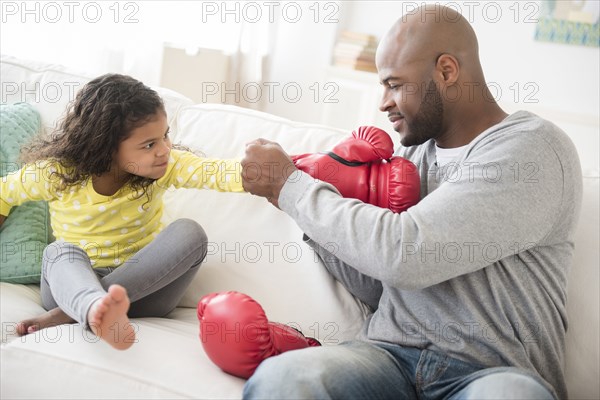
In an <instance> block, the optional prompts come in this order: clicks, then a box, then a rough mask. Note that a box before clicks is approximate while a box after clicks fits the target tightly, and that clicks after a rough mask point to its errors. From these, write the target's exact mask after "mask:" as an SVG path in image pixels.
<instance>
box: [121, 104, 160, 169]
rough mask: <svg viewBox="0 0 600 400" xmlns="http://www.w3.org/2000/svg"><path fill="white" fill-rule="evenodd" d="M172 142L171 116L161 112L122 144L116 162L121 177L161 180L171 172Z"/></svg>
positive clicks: (132, 132) (133, 132) (132, 133)
mask: <svg viewBox="0 0 600 400" xmlns="http://www.w3.org/2000/svg"><path fill="white" fill-rule="evenodd" d="M170 152H171V139H169V125H168V124H167V116H166V115H165V114H164V113H163V112H158V113H157V114H156V115H155V116H154V117H153V118H152V119H151V120H150V121H149V122H147V123H146V124H144V125H142V126H140V127H138V128H135V129H133V130H132V131H131V133H130V135H129V137H128V138H127V139H125V140H123V141H122V142H121V143H119V148H118V150H117V153H116V154H115V157H114V158H113V162H114V164H115V167H116V169H117V172H118V173H119V176H124V175H126V174H133V175H138V176H142V177H144V178H151V179H159V178H161V177H162V176H163V175H164V174H165V172H166V171H167V164H168V162H169V153H170Z"/></svg>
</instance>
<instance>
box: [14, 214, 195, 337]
mask: <svg viewBox="0 0 600 400" xmlns="http://www.w3.org/2000/svg"><path fill="white" fill-rule="evenodd" d="M206 251H207V237H206V233H205V232H204V230H203V229H202V227H201V226H200V225H199V224H197V223H196V222H194V221H192V220H189V219H180V220H177V221H175V222H173V223H171V224H170V225H169V226H168V227H166V228H165V229H164V230H163V231H162V232H161V233H160V234H158V235H157V237H156V239H155V240H154V241H152V242H151V243H150V244H149V245H148V246H146V247H145V248H143V249H142V250H140V251H139V252H138V253H136V255H134V256H133V257H131V258H130V259H129V260H128V261H127V262H125V263H124V264H123V265H121V266H120V267H118V268H116V269H112V268H97V269H92V267H91V264H90V261H89V258H88V256H87V254H86V253H85V252H84V251H83V250H82V249H80V248H79V247H77V246H73V245H71V244H67V243H63V242H55V243H53V244H51V245H49V246H48V247H47V248H46V250H45V251H44V262H43V273H42V282H41V291H42V302H43V305H44V308H46V309H47V310H50V311H48V312H47V313H45V314H43V315H40V316H38V317H35V318H32V319H28V320H24V321H22V322H20V323H19V324H18V325H17V332H18V333H19V334H21V335H23V334H27V333H32V332H34V331H36V330H38V329H43V328H47V327H50V326H55V325H59V324H64V323H73V322H80V323H87V324H88V326H89V327H90V328H91V329H92V331H93V332H94V333H96V334H97V335H98V336H100V337H101V338H103V339H104V340H107V341H108V342H109V343H111V344H112V345H113V346H114V347H117V348H128V347H129V346H131V344H132V343H133V342H134V338H135V334H134V332H133V327H131V324H129V320H128V319H126V320H125V319H123V316H124V317H125V318H127V316H128V315H129V316H131V317H145V316H156V317H161V316H164V315H166V314H167V313H169V312H170V311H171V310H173V309H174V308H175V307H176V306H177V304H178V302H179V301H180V300H181V298H182V297H183V294H184V292H185V289H186V288H187V287H188V286H189V284H190V282H191V281H192V279H193V277H194V275H195V274H196V272H197V271H198V269H199V266H200V264H201V262H202V260H203V259H204V257H205V256H206ZM100 277H101V278H100ZM111 286H112V287H113V288H114V289H110V288H111ZM122 289H124V290H122ZM122 294H124V297H123V296H122ZM101 299H103V302H100V300H101ZM122 301H124V302H125V303H123V302H122ZM129 302H131V306H130V307H129ZM100 304H102V306H101V307H100ZM123 304H127V307H126V308H125V311H124V312H122V311H119V312H117V313H114V312H113V311H115V310H121V309H122V308H123ZM127 309H129V312H127ZM109 310H111V311H110V312H109ZM90 312H93V315H90ZM97 312H100V313H99V315H102V316H103V318H102V319H101V320H102V321H104V322H105V323H103V324H102V325H100V324H99V321H98V320H97V318H98V317H96V314H97ZM94 325H95V326H96V327H101V328H100V329H99V330H94V329H95V327H94ZM102 326H104V328H102ZM117 333H118V334H117ZM124 342H125V343H124Z"/></svg>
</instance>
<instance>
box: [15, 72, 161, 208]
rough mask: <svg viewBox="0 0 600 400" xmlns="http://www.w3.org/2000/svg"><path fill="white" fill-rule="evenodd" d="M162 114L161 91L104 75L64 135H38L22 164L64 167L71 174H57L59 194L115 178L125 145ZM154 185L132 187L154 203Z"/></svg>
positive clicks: (136, 182) (84, 95) (78, 100)
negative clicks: (98, 177) (97, 178)
mask: <svg viewBox="0 0 600 400" xmlns="http://www.w3.org/2000/svg"><path fill="white" fill-rule="evenodd" d="M159 112H162V113H165V114H166V112H165V107H164V104H163V101H162V99H161V98H160V96H159V95H158V93H156V91H154V90H152V89H150V88H149V87H148V86H146V85H144V84H143V83H142V82H140V81H137V80H136V79H134V78H132V77H130V76H126V75H119V74H106V75H102V76H100V77H98V78H95V79H93V80H91V81H90V82H88V83H87V84H86V85H84V86H83V88H82V89H81V90H80V91H79V92H78V93H77V96H76V97H75V99H74V101H73V102H71V104H70V105H69V106H68V108H67V112H66V114H65V117H64V118H63V119H62V120H61V122H60V124H59V126H58V129H56V130H55V131H54V132H53V133H52V134H50V135H49V136H44V135H38V136H37V137H36V138H34V139H33V140H32V141H31V142H30V143H29V144H28V145H27V146H25V147H24V148H23V151H22V153H21V159H22V160H23V161H24V162H26V163H31V162H36V161H40V160H51V161H52V162H58V163H60V165H62V166H63V167H64V171H66V172H64V173H60V172H55V173H54V174H56V175H57V176H56V178H58V179H57V181H58V182H60V184H59V187H58V190H65V189H66V188H67V187H70V186H75V185H77V184H81V183H82V182H84V181H86V180H87V179H88V178H91V177H92V176H94V175H101V174H104V173H107V172H109V171H110V169H111V166H112V162H113V156H114V155H115V153H116V152H117V150H118V147H119V143H121V142H122V141H123V140H125V139H127V138H128V137H129V136H130V134H131V131H132V130H133V129H135V128H138V127H140V126H142V125H144V124H145V123H147V122H149V121H150V120H152V119H153V118H154V117H155V116H156V114H157V113H159ZM53 178H54V177H53ZM154 181H155V180H154V179H150V178H144V177H140V176H136V175H130V176H129V180H128V182H127V184H129V185H130V186H131V188H132V189H133V190H134V191H135V192H136V194H137V195H136V198H139V197H141V196H143V195H144V194H145V195H146V196H147V197H148V199H150V195H151V193H150V192H149V189H150V185H151V184H152V183H153V182H154Z"/></svg>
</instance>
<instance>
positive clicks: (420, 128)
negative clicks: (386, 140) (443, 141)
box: [401, 79, 444, 146]
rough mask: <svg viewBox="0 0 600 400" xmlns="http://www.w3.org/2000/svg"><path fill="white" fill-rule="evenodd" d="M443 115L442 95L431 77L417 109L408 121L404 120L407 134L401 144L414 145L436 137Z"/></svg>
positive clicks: (439, 131) (439, 130) (440, 127)
mask: <svg viewBox="0 0 600 400" xmlns="http://www.w3.org/2000/svg"><path fill="white" fill-rule="evenodd" d="M443 116H444V104H443V103H442V96H441V95H440V92H439V91H438V89H437V86H436V84H435V82H434V81H433V79H432V80H430V81H429V84H428V85H427V90H426V92H425V97H423V100H422V101H421V105H420V106H419V111H418V112H417V114H415V116H414V117H413V118H412V119H411V120H410V121H409V120H408V119H407V120H406V124H407V126H408V134H407V135H406V136H405V137H404V138H402V140H401V143H402V145H403V146H416V145H419V144H423V143H425V142H426V141H428V140H429V139H434V138H436V137H438V136H439V135H440V133H441V131H442V119H443Z"/></svg>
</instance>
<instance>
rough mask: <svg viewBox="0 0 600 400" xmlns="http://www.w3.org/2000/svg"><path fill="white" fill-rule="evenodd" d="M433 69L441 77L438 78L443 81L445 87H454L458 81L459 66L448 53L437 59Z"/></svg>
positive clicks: (454, 58)
mask: <svg viewBox="0 0 600 400" xmlns="http://www.w3.org/2000/svg"><path fill="white" fill-rule="evenodd" d="M435 68H436V70H437V71H438V73H439V74H440V75H441V76H440V77H441V78H442V79H443V81H444V84H445V85H446V86H451V85H454V84H455V83H456V81H458V76H459V74H460V65H459V64H458V60H457V59H456V57H454V56H453V55H451V54H448V53H443V54H442V55H440V56H439V57H438V59H437V62H436V65H435Z"/></svg>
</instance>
